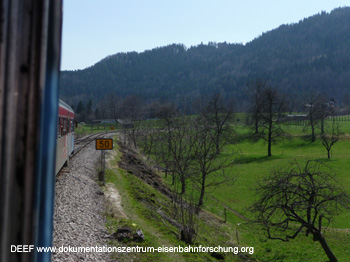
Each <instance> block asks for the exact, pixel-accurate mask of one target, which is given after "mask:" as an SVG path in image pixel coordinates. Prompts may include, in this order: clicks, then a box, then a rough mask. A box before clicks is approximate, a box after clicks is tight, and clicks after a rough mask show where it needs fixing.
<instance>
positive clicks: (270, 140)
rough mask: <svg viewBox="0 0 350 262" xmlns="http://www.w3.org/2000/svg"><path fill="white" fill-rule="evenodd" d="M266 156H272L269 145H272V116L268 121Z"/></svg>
mask: <svg viewBox="0 0 350 262" xmlns="http://www.w3.org/2000/svg"><path fill="white" fill-rule="evenodd" d="M267 143H268V145H267V156H272V153H271V144H272V116H270V119H269V134H268V139H267Z"/></svg>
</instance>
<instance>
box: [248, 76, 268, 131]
mask: <svg viewBox="0 0 350 262" xmlns="http://www.w3.org/2000/svg"><path fill="white" fill-rule="evenodd" d="M266 88H267V83H266V81H265V80H262V79H255V80H252V81H250V82H249V84H248V87H247V92H248V97H249V101H250V107H249V110H248V112H249V117H248V119H247V122H248V124H249V125H253V126H254V132H255V134H256V135H257V134H259V126H260V122H261V113H262V107H263V96H264V92H265V89H266Z"/></svg>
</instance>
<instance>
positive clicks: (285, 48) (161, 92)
mask: <svg viewBox="0 0 350 262" xmlns="http://www.w3.org/2000/svg"><path fill="white" fill-rule="evenodd" d="M227 34H228V35H229V34H234V32H233V31H232V32H227ZM82 44H83V43H82ZM256 77H260V78H263V79H265V80H267V81H268V82H269V83H270V84H271V85H273V86H274V87H276V88H278V89H280V90H282V91H284V93H287V94H288V93H289V94H298V95H300V96H301V97H302V96H303V94H304V93H305V92H308V91H309V90H310V89H315V90H317V91H320V92H325V93H326V94H327V95H328V96H330V97H333V98H335V99H336V100H337V101H339V102H343V103H348V101H345V99H344V98H345V97H348V94H349V93H350V87H349V86H350V8H339V9H335V10H333V11H332V12H331V13H325V12H323V13H321V14H317V15H314V16H312V17H309V18H307V19H304V20H302V21H299V23H295V24H290V25H281V26H280V27H278V28H277V29H274V30H272V31H269V32H266V33H264V34H262V35H261V36H259V37H257V38H256V39H254V40H253V41H251V42H249V43H247V44H245V45H243V44H229V43H214V42H212V43H208V44H200V45H198V46H193V47H189V48H188V47H185V46H184V45H182V44H172V45H168V46H166V47H158V48H155V49H152V50H149V51H145V52H143V53H136V52H130V53H118V54H115V55H111V56H109V57H106V58H105V59H103V60H101V61H100V62H98V63H96V64H95V65H93V66H91V67H89V68H86V69H84V70H77V71H62V72H61V83H60V94H61V95H60V96H61V98H62V99H64V100H65V101H67V102H68V103H69V104H73V105H76V104H77V103H78V102H79V101H80V100H82V101H83V102H85V103H86V102H87V101H88V100H89V99H93V101H94V105H96V104H97V103H98V101H99V100H101V99H102V98H103V97H105V96H109V95H110V94H115V95H116V96H119V97H125V96H127V95H130V94H138V95H140V96H141V97H143V99H144V100H146V101H148V102H150V101H153V100H156V99H165V100H170V101H173V102H175V103H176V104H180V103H183V102H184V101H185V102H190V101H192V100H193V99H194V98H195V97H196V96H197V95H199V94H211V93H213V92H217V91H221V93H222V94H224V95H225V97H233V98H234V99H235V101H237V110H244V108H245V100H246V98H245V97H246V94H245V91H244V90H245V87H246V85H247V83H248V82H249V81H250V80H252V79H254V78H256Z"/></svg>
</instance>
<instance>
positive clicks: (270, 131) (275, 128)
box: [259, 87, 286, 156]
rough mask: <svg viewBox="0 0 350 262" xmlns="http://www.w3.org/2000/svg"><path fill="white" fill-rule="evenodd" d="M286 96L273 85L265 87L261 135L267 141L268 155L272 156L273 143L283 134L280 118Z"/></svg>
mask: <svg viewBox="0 0 350 262" xmlns="http://www.w3.org/2000/svg"><path fill="white" fill-rule="evenodd" d="M285 105H286V104H285V97H284V96H283V95H281V94H280V93H279V92H278V91H277V90H276V89H274V88H272V87H267V88H265V90H264V92H263V96H262V106H261V113H260V115H261V116H260V118H261V128H260V129H261V131H260V132H259V137H261V138H262V139H264V140H265V141H266V142H267V155H268V156H271V155H272V152H271V148H272V143H274V142H276V141H277V139H279V138H281V137H282V135H283V133H284V132H283V130H282V128H281V126H280V125H279V120H280V118H281V116H282V113H283V112H284V110H285Z"/></svg>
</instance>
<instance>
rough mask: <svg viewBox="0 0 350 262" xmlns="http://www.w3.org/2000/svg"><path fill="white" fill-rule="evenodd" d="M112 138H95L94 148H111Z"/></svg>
mask: <svg viewBox="0 0 350 262" xmlns="http://www.w3.org/2000/svg"><path fill="white" fill-rule="evenodd" d="M112 149H113V139H112V138H97V139H96V150H112Z"/></svg>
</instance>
